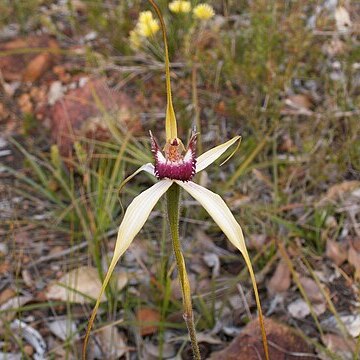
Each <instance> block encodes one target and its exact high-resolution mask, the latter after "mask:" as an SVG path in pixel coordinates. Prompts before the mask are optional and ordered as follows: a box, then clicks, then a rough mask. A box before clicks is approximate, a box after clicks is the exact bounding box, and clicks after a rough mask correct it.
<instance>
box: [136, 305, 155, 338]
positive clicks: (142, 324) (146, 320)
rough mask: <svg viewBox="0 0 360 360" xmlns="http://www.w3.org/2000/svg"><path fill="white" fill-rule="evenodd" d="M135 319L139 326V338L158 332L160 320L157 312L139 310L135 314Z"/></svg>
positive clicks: (145, 309) (147, 309)
mask: <svg viewBox="0 0 360 360" xmlns="http://www.w3.org/2000/svg"><path fill="white" fill-rule="evenodd" d="M136 319H137V321H138V325H139V332H140V335H141V336H145V335H151V334H153V333H155V332H156V331H157V330H158V327H159V325H158V322H159V321H160V319H161V316H160V313H159V312H158V311H157V310H154V309H149V308H141V309H139V310H138V311H137V313H136Z"/></svg>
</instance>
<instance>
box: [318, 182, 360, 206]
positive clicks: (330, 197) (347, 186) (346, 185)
mask: <svg viewBox="0 0 360 360" xmlns="http://www.w3.org/2000/svg"><path fill="white" fill-rule="evenodd" d="M357 188H360V181H357V180H349V181H343V182H342V183H340V184H335V185H333V186H331V187H330V188H329V189H328V191H327V192H326V195H325V196H324V197H323V198H322V199H321V200H320V201H319V203H318V205H319V204H323V203H324V202H328V201H334V200H336V199H338V198H340V197H341V196H343V195H344V194H346V193H348V192H351V191H353V190H355V189H357Z"/></svg>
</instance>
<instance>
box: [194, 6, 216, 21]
mask: <svg viewBox="0 0 360 360" xmlns="http://www.w3.org/2000/svg"><path fill="white" fill-rule="evenodd" d="M193 13H194V17H196V18H198V19H200V20H208V19H210V18H212V17H213V16H214V15H215V11H214V9H213V7H212V6H211V5H209V4H199V5H197V6H195V7H194V10H193Z"/></svg>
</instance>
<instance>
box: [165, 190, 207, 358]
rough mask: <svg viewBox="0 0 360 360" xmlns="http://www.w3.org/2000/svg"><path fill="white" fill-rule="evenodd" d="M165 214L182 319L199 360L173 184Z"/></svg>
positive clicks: (177, 193) (178, 196)
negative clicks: (174, 263)
mask: <svg viewBox="0 0 360 360" xmlns="http://www.w3.org/2000/svg"><path fill="white" fill-rule="evenodd" d="M166 194H167V212H168V218H169V224H170V232H171V238H172V244H173V249H174V254H175V259H176V264H177V267H178V271H179V280H180V284H181V291H182V297H183V306H184V315H183V316H184V319H185V322H186V326H187V328H188V332H189V336H190V340H191V347H192V351H193V356H194V359H196V360H201V356H200V350H199V345H198V343H197V340H196V330H195V323H194V314H193V309H192V304H191V290H190V283H189V278H188V276H187V272H186V267H185V261H184V256H183V254H182V251H181V244H180V238H179V213H180V187H179V185H178V184H176V183H174V184H173V185H171V187H170V188H169V190H168V191H167V193H166Z"/></svg>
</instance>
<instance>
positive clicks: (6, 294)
mask: <svg viewBox="0 0 360 360" xmlns="http://www.w3.org/2000/svg"><path fill="white" fill-rule="evenodd" d="M15 295H16V292H15V290H13V289H12V288H6V289H5V290H3V291H2V292H0V305H2V304H4V303H6V302H7V301H8V300H10V299H11V298H13V297H14V296H15Z"/></svg>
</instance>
